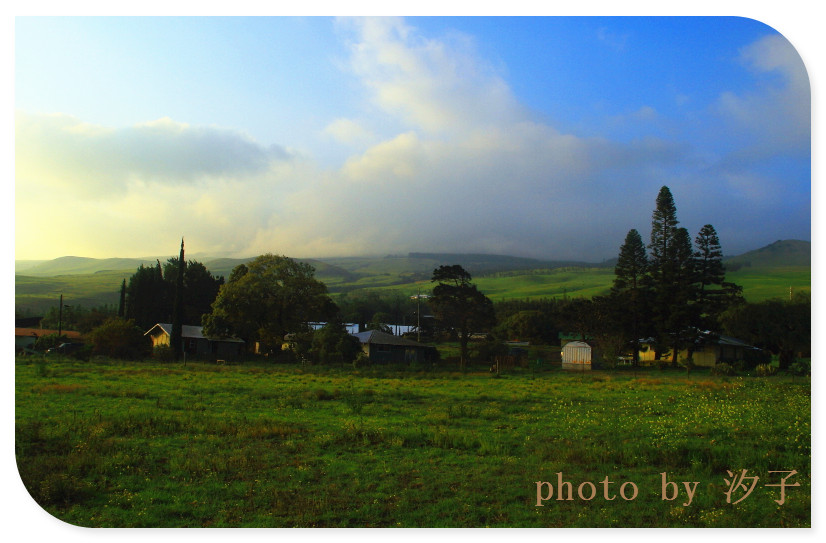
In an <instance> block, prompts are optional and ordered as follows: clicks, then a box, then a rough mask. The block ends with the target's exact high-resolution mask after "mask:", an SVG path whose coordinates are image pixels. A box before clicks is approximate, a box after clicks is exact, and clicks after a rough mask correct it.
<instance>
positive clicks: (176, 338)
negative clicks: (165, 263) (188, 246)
mask: <svg viewBox="0 0 826 543" xmlns="http://www.w3.org/2000/svg"><path fill="white" fill-rule="evenodd" d="M158 265H160V263H159V264H158ZM185 270H186V263H185V261H184V240H183V238H181V254H180V256H179V257H178V276H177V277H176V281H175V302H174V305H173V307H172V333H171V334H170V338H169V346H170V347H171V348H172V353H173V356H174V357H175V360H176V361H177V360H179V359H180V356H181V352H182V350H183V322H184V315H183V313H184V271H185Z"/></svg>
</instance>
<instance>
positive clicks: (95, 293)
mask: <svg viewBox="0 0 826 543" xmlns="http://www.w3.org/2000/svg"><path fill="white" fill-rule="evenodd" d="M405 262H406V261H405ZM395 264H396V265H399V264H398V263H395ZM386 266H387V268H386V271H381V272H379V271H377V270H378V268H375V266H373V267H372V268H369V269H370V271H371V274H370V275H358V276H352V277H343V276H339V275H330V276H320V280H321V281H323V282H324V283H325V284H326V285H327V287H328V289H329V290H330V292H331V294H332V295H333V296H334V297H335V296H338V295H340V294H341V293H343V292H348V293H358V292H360V291H361V292H368V291H370V292H376V293H384V294H391V295H402V296H412V295H414V294H416V293H417V292H422V293H427V292H429V291H430V290H431V289H432V288H433V284H432V283H431V282H430V280H429V275H428V278H425V279H423V278H422V274H423V273H424V272H416V273H412V272H408V271H405V269H406V268H393V267H391V266H390V263H388V264H386ZM355 269H356V270H361V272H362V273H365V272H364V269H362V268H355ZM382 269H383V268H382ZM431 271H432V270H431ZM133 273H134V270H126V271H101V272H97V273H93V274H77V275H60V276H56V277H32V276H26V275H16V276H15V305H16V307H17V308H18V309H21V310H24V311H28V312H29V313H33V314H38V313H39V314H42V313H43V312H45V311H47V310H48V309H49V308H52V307H56V306H57V303H58V302H57V300H58V299H59V297H60V295H61V294H63V296H64V299H65V300H66V301H67V302H68V303H70V304H72V305H80V306H83V307H86V308H91V307H96V306H100V305H110V306H114V305H117V303H118V296H119V293H120V285H121V281H123V279H127V280H128V278H129V277H130V276H131V275H132V274H133ZM811 276H812V274H811V268H810V267H809V266H785V267H772V268H764V267H760V268H742V269H740V270H738V271H735V272H731V273H728V274H727V277H726V279H727V280H728V281H732V282H734V283H736V284H738V285H741V286H742V287H743V295H744V296H745V298H746V300H747V301H749V302H760V301H763V300H767V299H770V298H788V296H789V289H790V288H791V289H792V291H793V292H800V291H807V292H808V291H811ZM613 281H614V270H613V268H605V267H593V268H586V267H577V268H573V267H569V268H559V269H553V270H541V269H540V270H517V271H508V272H500V273H491V274H486V275H480V276H478V277H474V283H475V284H476V285H477V286H478V287H479V290H481V291H482V292H483V293H484V294H485V295H486V296H488V297H489V298H490V299H491V300H493V301H494V302H498V301H503V300H513V299H521V300H524V299H537V298H565V297H568V298H574V297H583V298H591V297H592V296H597V295H601V294H605V293H606V292H607V291H608V290H609V289H610V288H611V284H612V283H613Z"/></svg>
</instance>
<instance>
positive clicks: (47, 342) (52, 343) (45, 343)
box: [33, 334, 69, 353]
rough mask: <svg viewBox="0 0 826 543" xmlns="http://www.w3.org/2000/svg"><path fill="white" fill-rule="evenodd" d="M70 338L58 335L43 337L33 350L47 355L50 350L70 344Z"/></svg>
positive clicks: (37, 341)
mask: <svg viewBox="0 0 826 543" xmlns="http://www.w3.org/2000/svg"><path fill="white" fill-rule="evenodd" d="M68 342H69V338H67V337H66V336H65V335H62V334H61V335H58V334H46V335H43V336H40V337H38V338H37V339H36V340H35V342H34V346H33V349H34V350H35V351H40V352H41V353H45V352H46V350H48V349H54V348H55V347H57V346H58V345H60V344H61V343H68Z"/></svg>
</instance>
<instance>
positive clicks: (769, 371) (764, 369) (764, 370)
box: [755, 364, 777, 377]
mask: <svg viewBox="0 0 826 543" xmlns="http://www.w3.org/2000/svg"><path fill="white" fill-rule="evenodd" d="M755 369H756V370H757V376H758V377H770V376H772V375H774V374H775V373H777V368H775V367H774V366H772V365H771V364H758V366H757V368H755Z"/></svg>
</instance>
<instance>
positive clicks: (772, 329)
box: [721, 296, 812, 369]
mask: <svg viewBox="0 0 826 543" xmlns="http://www.w3.org/2000/svg"><path fill="white" fill-rule="evenodd" d="M721 320H722V325H723V330H724V331H725V332H726V333H727V334H730V335H732V336H735V337H737V338H739V339H742V340H744V341H747V342H749V343H751V344H752V345H754V346H756V347H760V348H763V349H766V350H768V351H770V352H771V353H773V354H776V355H778V360H779V363H780V368H781V369H787V368H789V367H790V366H791V364H793V363H794V361H795V359H796V358H797V356H798V355H799V354H803V355H805V354H807V353H810V351H811V342H812V302H811V298H809V297H806V296H798V297H796V298H794V299H793V300H789V301H786V300H778V299H774V300H766V301H764V302H760V303H741V304H738V305H735V306H732V307H730V308H729V309H727V310H726V311H725V312H724V313H723V315H722V317H721Z"/></svg>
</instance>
